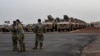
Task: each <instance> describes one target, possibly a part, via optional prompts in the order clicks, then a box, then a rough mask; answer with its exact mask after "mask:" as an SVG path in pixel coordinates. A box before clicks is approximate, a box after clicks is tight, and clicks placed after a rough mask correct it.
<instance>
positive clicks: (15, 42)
mask: <svg viewBox="0 0 100 56" xmlns="http://www.w3.org/2000/svg"><path fill="white" fill-rule="evenodd" d="M11 32H12V46H13V50H14V51H16V50H17V28H16V26H14V25H12V28H11Z"/></svg>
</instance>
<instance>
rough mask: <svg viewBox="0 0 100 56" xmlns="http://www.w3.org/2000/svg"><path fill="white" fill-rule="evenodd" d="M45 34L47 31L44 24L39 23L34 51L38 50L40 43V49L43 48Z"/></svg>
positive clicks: (35, 31)
mask: <svg viewBox="0 0 100 56" xmlns="http://www.w3.org/2000/svg"><path fill="white" fill-rule="evenodd" d="M45 32H46V30H45V27H44V25H43V24H42V23H38V24H37V25H36V26H35V28H34V33H35V34H36V37H35V48H34V49H37V47H38V43H40V49H41V48H42V47H43V39H44V35H43V33H45Z"/></svg>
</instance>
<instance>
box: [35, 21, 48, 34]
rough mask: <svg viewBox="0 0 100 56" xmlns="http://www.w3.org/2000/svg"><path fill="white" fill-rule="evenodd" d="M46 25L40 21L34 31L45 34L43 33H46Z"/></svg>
mask: <svg viewBox="0 0 100 56" xmlns="http://www.w3.org/2000/svg"><path fill="white" fill-rule="evenodd" d="M45 32H46V30H45V26H44V25H43V24H42V23H38V24H37V25H36V26H35V27H34V33H36V35H43V33H45Z"/></svg>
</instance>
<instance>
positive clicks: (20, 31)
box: [16, 20, 25, 52]
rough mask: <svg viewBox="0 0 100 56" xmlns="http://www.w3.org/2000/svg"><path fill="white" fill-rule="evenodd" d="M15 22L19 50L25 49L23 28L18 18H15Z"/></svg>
mask: <svg viewBox="0 0 100 56" xmlns="http://www.w3.org/2000/svg"><path fill="white" fill-rule="evenodd" d="M16 22H17V29H18V40H19V46H20V48H19V52H23V51H25V43H24V29H23V25H22V24H21V22H20V21H19V20H16Z"/></svg>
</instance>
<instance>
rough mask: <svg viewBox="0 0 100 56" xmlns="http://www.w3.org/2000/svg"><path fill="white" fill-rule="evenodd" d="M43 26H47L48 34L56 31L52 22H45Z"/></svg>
mask: <svg viewBox="0 0 100 56" xmlns="http://www.w3.org/2000/svg"><path fill="white" fill-rule="evenodd" d="M43 25H44V26H45V29H46V31H47V32H53V31H54V24H53V23H52V22H44V23H43Z"/></svg>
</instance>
